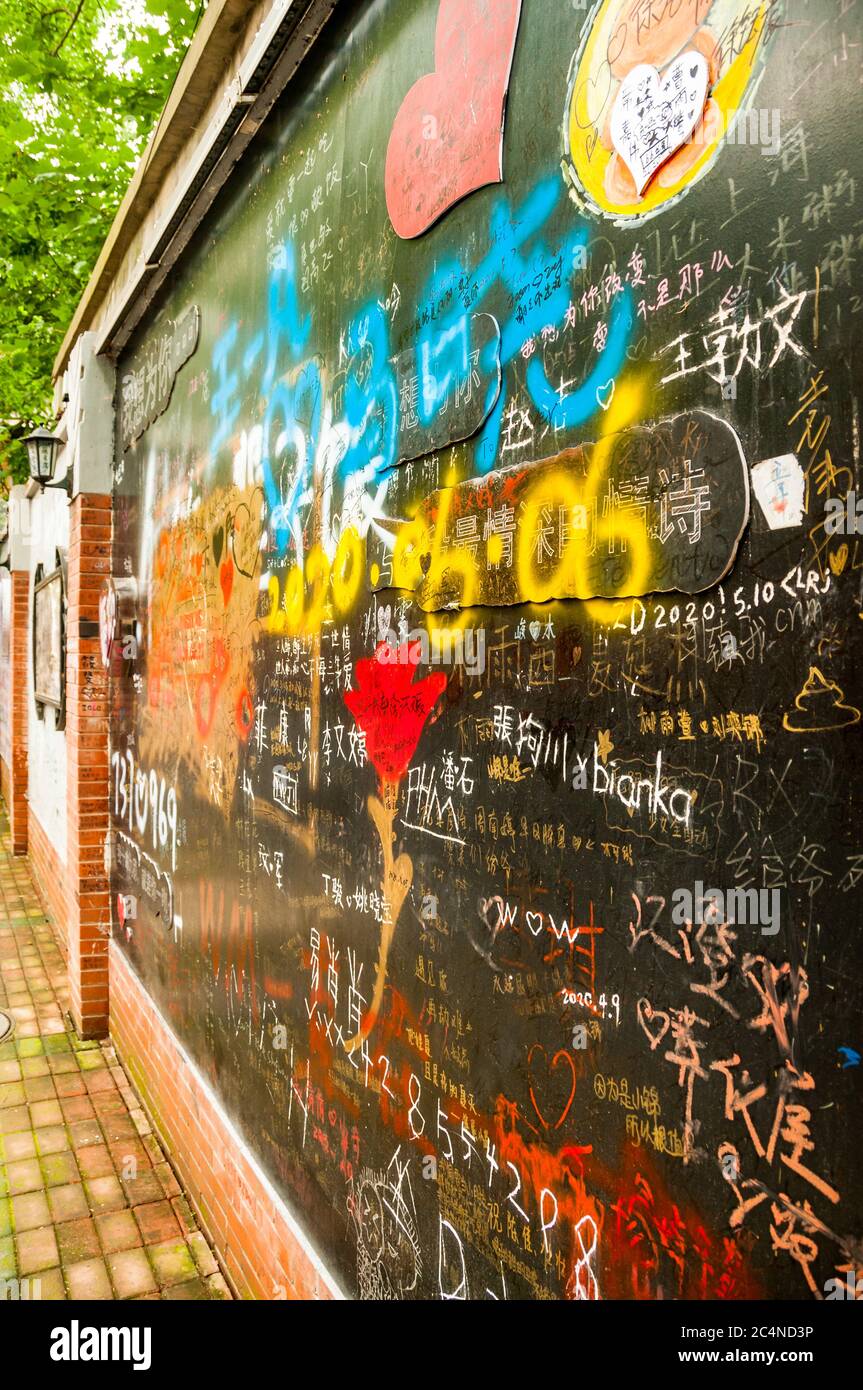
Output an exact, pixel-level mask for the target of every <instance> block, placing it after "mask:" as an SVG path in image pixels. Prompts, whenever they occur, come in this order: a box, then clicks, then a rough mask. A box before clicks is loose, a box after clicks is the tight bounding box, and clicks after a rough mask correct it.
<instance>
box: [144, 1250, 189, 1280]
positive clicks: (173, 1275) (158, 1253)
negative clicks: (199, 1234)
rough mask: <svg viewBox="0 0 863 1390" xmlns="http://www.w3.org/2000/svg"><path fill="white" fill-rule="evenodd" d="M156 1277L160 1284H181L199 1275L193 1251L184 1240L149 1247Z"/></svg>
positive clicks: (148, 1252) (148, 1251)
mask: <svg viewBox="0 0 863 1390" xmlns="http://www.w3.org/2000/svg"><path fill="white" fill-rule="evenodd" d="M147 1254H148V1255H149V1256H150V1260H151V1261H152V1264H153V1268H154V1269H155V1271H156V1278H157V1279H158V1281H159V1283H160V1285H162V1287H165V1286H166V1285H169V1284H181V1283H183V1281H184V1280H186V1279H194V1278H195V1276H196V1275H197V1272H198V1271H197V1268H196V1266H195V1261H194V1260H193V1258H192V1252H191V1250H190V1249H189V1247H188V1245H187V1244H186V1242H185V1241H184V1240H169V1241H165V1242H164V1243H163V1244H161V1245H150V1246H148V1247H147Z"/></svg>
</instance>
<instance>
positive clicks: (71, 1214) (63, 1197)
mask: <svg viewBox="0 0 863 1390" xmlns="http://www.w3.org/2000/svg"><path fill="white" fill-rule="evenodd" d="M48 1206H49V1207H50V1208H51V1216H52V1218H53V1220H54V1222H55V1223H59V1222H61V1221H74V1220H75V1219H76V1218H77V1217H79V1216H88V1215H89V1212H90V1206H89V1203H88V1202H87V1194H86V1193H85V1191H84V1188H83V1185H82V1184H81V1183H80V1182H70V1183H66V1184H65V1185H64V1186H62V1187H49V1188H48Z"/></svg>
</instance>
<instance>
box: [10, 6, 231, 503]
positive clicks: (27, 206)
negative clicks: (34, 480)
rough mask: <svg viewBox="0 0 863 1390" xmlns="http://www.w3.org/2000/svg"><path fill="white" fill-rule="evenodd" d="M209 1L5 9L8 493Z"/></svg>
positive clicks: (46, 416)
mask: <svg viewBox="0 0 863 1390" xmlns="http://www.w3.org/2000/svg"><path fill="white" fill-rule="evenodd" d="M204 4H205V0H66V3H65V4H60V3H58V0H0V32H2V33H3V36H4V43H3V46H2V47H0V492H2V485H3V482H4V481H5V482H6V484H7V485H8V482H9V481H10V479H20V478H25V477H26V476H27V466H26V460H25V457H24V449H23V446H22V445H21V443H20V439H21V437H22V436H23V435H24V434H26V433H27V432H28V431H29V429H30V428H31V427H32V426H33V425H34V424H42V423H46V422H50V412H51V396H52V390H51V364H52V362H53V359H54V356H55V354H56V352H57V349H58V348H59V346H60V343H61V342H62V339H63V335H64V333H65V330H66V328H67V326H68V324H69V321H70V319H71V317H72V314H73V313H74V310H75V306H76V304H77V302H78V300H79V298H80V296H81V293H82V291H83V289H84V286H85V284H86V282H87V278H88V276H89V274H90V271H91V269H92V267H93V265H94V263H95V261H96V258H97V256H98V254H99V251H100V249H101V246H102V243H103V241H104V239H105V236H106V235H107V232H108V228H109V227H110V224H111V220H112V218H113V216H114V213H115V212H116V209H117V207H118V205H119V203H120V200H121V199H122V197H123V193H124V192H125V189H126V186H127V185H128V183H129V180H130V178H131V177H132V174H133V172H134V169H135V166H136V164H137V162H138V159H139V158H140V155H141V153H142V150H143V148H144V145H145V144H146V141H147V139H148V137H149V135H150V133H151V131H152V130H153V127H154V126H155V124H156V122H157V120H158V118H159V113H160V112H161V110H162V107H163V105H164V103H165V101H166V100H167V97H168V93H169V91H170V88H171V84H172V82H173V80H174V78H175V76H176V73H177V71H178V69H179V66H180V63H181V61H182V56H183V53H184V52H185V49H186V47H187V46H188V44H189V41H190V39H191V37H192V35H193V33H194V31H195V27H196V25H197V23H198V20H199V19H200V16H201V13H202V11H203V8H204Z"/></svg>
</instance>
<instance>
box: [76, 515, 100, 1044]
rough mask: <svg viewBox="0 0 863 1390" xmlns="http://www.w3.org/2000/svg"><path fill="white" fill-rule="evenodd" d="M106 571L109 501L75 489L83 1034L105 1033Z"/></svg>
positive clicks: (79, 1009)
mask: <svg viewBox="0 0 863 1390" xmlns="http://www.w3.org/2000/svg"><path fill="white" fill-rule="evenodd" d="M110 568H111V498H110V497H106V496H104V495H101V494H95V493H79V494H78V495H77V496H76V497H75V498H74V499H73V501H72V502H71V504H70V508H69V569H68V601H69V603H68V609H67V616H66V622H67V627H66V758H67V778H68V780H67V826H68V831H67V833H68V841H67V852H66V867H67V875H68V887H67V892H68V897H69V913H68V919H69V983H70V995H71V1013H72V1018H73V1020H74V1023H75V1027H76V1028H77V1030H78V1033H79V1036H80V1037H82V1038H99V1037H105V1036H106V1035H107V1032H108V934H109V929H110V920H111V918H110V901H109V885H108V879H107V877H106V874H105V863H104V844H105V836H106V834H107V831H108V679H107V672H106V671H105V669H104V667H103V666H102V661H101V657H100V654H99V594H100V592H101V588H102V583H103V580H104V578H105V576H106V575H107V574H108V573H110Z"/></svg>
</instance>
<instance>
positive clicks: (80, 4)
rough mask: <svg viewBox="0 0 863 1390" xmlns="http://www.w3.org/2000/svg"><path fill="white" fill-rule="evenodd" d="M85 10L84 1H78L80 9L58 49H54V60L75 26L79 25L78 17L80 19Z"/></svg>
mask: <svg viewBox="0 0 863 1390" xmlns="http://www.w3.org/2000/svg"><path fill="white" fill-rule="evenodd" d="M83 8H84V0H78V8H77V9H76V10H75V13H74V14H73V16H72V18H71V20H70V21H69V28H68V29H67V30H66V32H65V34H64V35H63V37H62V39H61V40H60V42H59V43H58V45H57V47H56V48H55V49H54V51H53V53H52V54H51V57H52V58H56V57H57V55H58V54H59V52H60V49H61V48H62V47H63V45H64V43H65V42H66V40H67V39H68V37H69V35H70V34H71V32H72V30H73V29H74V28H75V25H76V24H77V23H78V17H79V15H80V14H81V11H82V10H83Z"/></svg>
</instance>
